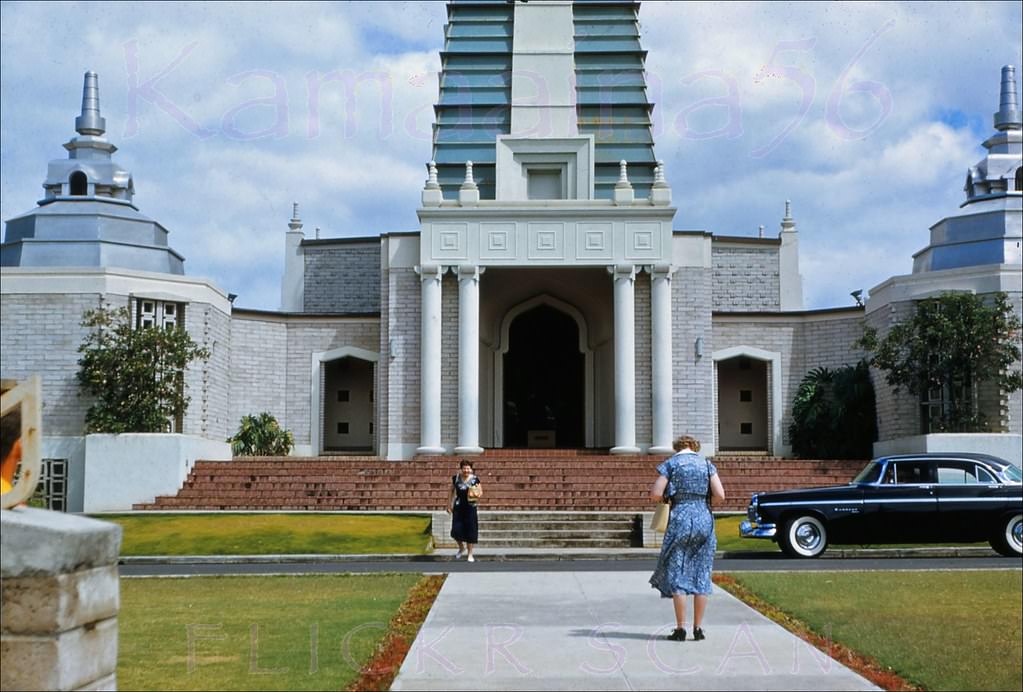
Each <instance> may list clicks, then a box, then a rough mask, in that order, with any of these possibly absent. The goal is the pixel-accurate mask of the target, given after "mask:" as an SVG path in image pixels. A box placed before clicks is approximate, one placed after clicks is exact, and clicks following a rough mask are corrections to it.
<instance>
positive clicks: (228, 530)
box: [97, 513, 430, 555]
mask: <svg viewBox="0 0 1023 692" xmlns="http://www.w3.org/2000/svg"><path fill="white" fill-rule="evenodd" d="M97 518H100V519H103V520H105V521H112V522H115V523H117V524H120V525H121V526H122V527H123V528H124V542H123V544H122V546H121V555H295V554H302V553H319V554H370V553H425V552H428V550H429V544H430V517H428V516H422V515H412V514H401V515H395V514H392V515H385V514H219V513H218V514H118V515H101V516H99V517H97Z"/></svg>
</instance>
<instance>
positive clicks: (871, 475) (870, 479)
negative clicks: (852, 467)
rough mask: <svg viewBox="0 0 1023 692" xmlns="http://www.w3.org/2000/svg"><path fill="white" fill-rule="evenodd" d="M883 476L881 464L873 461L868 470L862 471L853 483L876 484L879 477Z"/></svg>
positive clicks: (867, 467)
mask: <svg viewBox="0 0 1023 692" xmlns="http://www.w3.org/2000/svg"><path fill="white" fill-rule="evenodd" d="M880 475H881V464H879V463H877V462H876V461H872V462H870V463H869V464H867V466H866V468H864V469H863V470H862V471H860V472H859V473H858V474H857V475H856V478H853V479H852V482H853V483H876V482H877V479H878V476H880Z"/></svg>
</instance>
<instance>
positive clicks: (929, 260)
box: [913, 65, 1023, 273]
mask: <svg viewBox="0 0 1023 692" xmlns="http://www.w3.org/2000/svg"><path fill="white" fill-rule="evenodd" d="M1016 94H1017V92H1016V68H1015V67H1013V66H1012V65H1006V66H1005V67H1003V68H1002V83H1001V89H1000V94H999V107H998V111H997V112H996V113H995V114H994V126H995V133H994V134H993V135H991V136H990V137H988V138H987V140H985V141H984V144H983V146H984V148H985V149H987V150H988V154H987V156H985V157H984V158H983V159H981V160H980V161H979V162H978V163H977V164H976V165H974V166H972V167H971V168H970V169H969V170H968V171H967V173H966V184H965V185H964V187H963V189H964V191H965V192H966V201H965V202H963V203H962V204H961V205H960V211H959V213H957V214H954V215H952V216H948V217H946V218H944V219H942V220H941V221H939V222H938V223H936V224H934V225H933V226H931V242H930V244H929V245H928V246H927V247H925V248H924V249H923V250H921V251H920V252H918V253H916V254H915V255H914V256H913V273H920V272H928V271H937V270H941V269H957V268H961V267H974V266H981V265H987V264H1015V265H1017V266H1018V265H1020V264H1021V259H1023V258H1021V252H1020V243H1021V241H1023V232H1021V229H1023V119H1021V116H1020V110H1019V100H1018V98H1017V95H1016Z"/></svg>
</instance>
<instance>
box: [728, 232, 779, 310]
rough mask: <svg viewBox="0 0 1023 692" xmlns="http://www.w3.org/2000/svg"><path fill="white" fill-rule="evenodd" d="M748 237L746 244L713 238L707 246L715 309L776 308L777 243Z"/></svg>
mask: <svg viewBox="0 0 1023 692" xmlns="http://www.w3.org/2000/svg"><path fill="white" fill-rule="evenodd" d="M757 241H758V239H756V238H750V242H749V244H738V243H735V244H733V243H727V242H722V241H721V240H720V239H715V242H714V243H713V245H712V249H711V262H712V265H713V268H714V287H713V288H714V290H713V294H712V297H713V301H714V303H713V309H714V311H715V312H756V311H777V310H778V309H779V308H780V300H781V299H780V295H781V294H780V290H781V286H780V278H779V269H778V266H779V265H778V250H779V247H780V246H779V245H778V243H776V242H772V241H761V243H757Z"/></svg>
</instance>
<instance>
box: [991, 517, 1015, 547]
mask: <svg viewBox="0 0 1023 692" xmlns="http://www.w3.org/2000/svg"><path fill="white" fill-rule="evenodd" d="M991 547H992V548H994V549H995V550H997V551H998V552H999V553H1001V554H1002V555H1005V556H1006V557H1019V556H1020V555H1023V514H1016V515H1013V516H1011V517H1009V518H1008V519H1005V520H1004V521H1002V523H1001V524H999V527H998V529H997V530H996V531H995V535H994V536H993V537H992V539H991Z"/></svg>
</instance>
